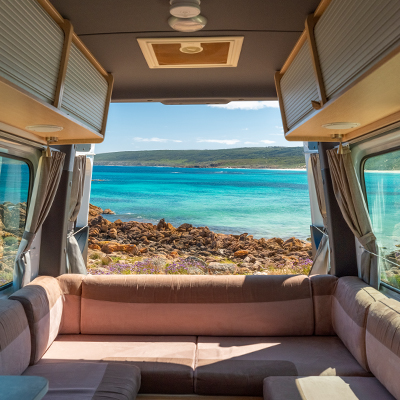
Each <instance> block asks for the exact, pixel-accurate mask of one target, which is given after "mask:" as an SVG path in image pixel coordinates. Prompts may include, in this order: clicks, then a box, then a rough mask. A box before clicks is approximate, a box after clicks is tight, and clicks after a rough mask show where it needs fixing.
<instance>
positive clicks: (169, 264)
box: [88, 205, 312, 274]
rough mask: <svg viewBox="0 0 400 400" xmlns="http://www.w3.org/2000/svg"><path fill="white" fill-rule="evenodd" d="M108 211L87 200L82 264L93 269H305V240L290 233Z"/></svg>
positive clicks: (307, 258)
mask: <svg viewBox="0 0 400 400" xmlns="http://www.w3.org/2000/svg"><path fill="white" fill-rule="evenodd" d="M107 214H113V212H112V211H111V210H109V209H107V210H102V209H101V208H99V207H96V206H94V205H90V210H89V260H88V270H89V272H90V273H93V274H112V273H127V274H129V273H184V274H279V273H285V274H289V273H308V271H309V268H310V266H311V263H312V260H311V244H310V243H309V242H307V241H303V240H300V239H296V238H294V237H292V238H290V239H288V240H282V239H280V238H271V239H264V238H261V239H255V238H253V236H252V235H249V234H248V233H243V234H241V235H226V234H220V233H215V232H212V231H211V230H210V229H209V228H208V227H194V226H192V225H191V224H187V223H186V224H183V225H181V226H179V227H174V226H172V224H170V223H168V222H166V221H165V220H164V219H161V220H160V221H159V222H158V224H157V225H153V224H151V223H142V222H137V221H129V222H122V221H121V220H119V219H118V220H116V221H114V222H110V221H109V220H107V218H106V217H105V216H106V215H107Z"/></svg>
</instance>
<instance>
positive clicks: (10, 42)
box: [0, 0, 64, 103]
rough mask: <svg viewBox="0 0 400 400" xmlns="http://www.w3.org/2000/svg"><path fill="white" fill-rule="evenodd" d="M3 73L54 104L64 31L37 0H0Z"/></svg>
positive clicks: (17, 83)
mask: <svg viewBox="0 0 400 400" xmlns="http://www.w3.org/2000/svg"><path fill="white" fill-rule="evenodd" d="M0 15H1V20H0V75H1V76H2V77H4V78H6V79H8V80H9V81H11V82H13V83H14V84H16V85H18V86H20V87H22V88H23V89H25V90H27V91H29V92H30V93H33V94H35V95H36V96H38V97H39V98H41V99H42V100H45V101H46V102H49V103H52V102H53V101H54V96H55V92H56V86H57V80H58V72H59V69H60V62H61V54H62V49H63V42H64V32H63V31H62V29H61V28H60V27H59V26H58V25H57V24H56V23H55V22H54V21H53V19H52V18H51V17H50V16H49V15H48V14H47V13H46V12H45V11H44V10H43V8H42V7H41V6H40V5H39V4H38V3H37V2H36V1H35V0H0Z"/></svg>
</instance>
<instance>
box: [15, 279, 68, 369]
mask: <svg viewBox="0 0 400 400" xmlns="http://www.w3.org/2000/svg"><path fill="white" fill-rule="evenodd" d="M10 299H14V300H18V301H19V302H20V303H21V304H22V306H23V307H24V310H25V314H26V316H27V318H28V323H29V330H30V333H31V345H32V353H31V360H30V363H31V364H36V363H37V362H38V361H39V360H40V358H41V357H42V355H43V354H44V353H45V351H46V350H47V349H48V347H49V346H50V345H51V344H52V343H53V340H54V339H55V338H56V337H57V335H58V332H59V329H60V323H61V318H62V313H63V295H62V292H61V289H60V285H59V284H58V281H57V279H56V278H53V277H51V276H39V277H38V278H36V279H35V280H33V281H32V282H30V283H29V284H28V285H26V286H25V287H23V288H22V289H20V290H17V291H16V292H15V293H13V294H12V295H11V296H10Z"/></svg>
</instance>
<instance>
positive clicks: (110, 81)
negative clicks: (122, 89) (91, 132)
mask: <svg viewBox="0 0 400 400" xmlns="http://www.w3.org/2000/svg"><path fill="white" fill-rule="evenodd" d="M107 82H108V91H107V98H106V106H105V107H104V117H103V124H102V126H101V134H102V135H103V140H104V138H105V136H106V127H107V119H108V110H109V108H110V103H111V95H112V91H113V86H114V77H113V76H112V74H108V76H107Z"/></svg>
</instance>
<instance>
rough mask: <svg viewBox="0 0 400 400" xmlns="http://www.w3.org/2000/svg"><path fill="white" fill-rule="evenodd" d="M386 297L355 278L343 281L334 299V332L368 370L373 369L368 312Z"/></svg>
mask: <svg viewBox="0 0 400 400" xmlns="http://www.w3.org/2000/svg"><path fill="white" fill-rule="evenodd" d="M384 298H386V296H385V295H384V294H382V293H380V292H378V291H377V290H376V289H374V288H372V287H371V286H369V285H367V284H366V283H364V282H363V281H362V280H361V279H359V278H357V277H355V276H346V277H343V278H340V279H339V280H338V284H337V287H336V291H335V295H334V298H333V303H332V323H333V329H334V330H335V332H336V334H337V335H338V336H339V337H340V339H341V340H342V341H343V343H344V344H345V345H346V347H347V348H348V349H349V351H350V352H351V354H353V356H354V358H355V359H356V360H357V361H358V362H359V363H360V364H361V365H362V366H363V367H364V368H365V369H366V370H369V368H368V363H367V356H366V350H365V332H366V325H367V315H368V310H369V307H370V306H371V304H373V303H374V302H376V301H378V300H380V299H384Z"/></svg>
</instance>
